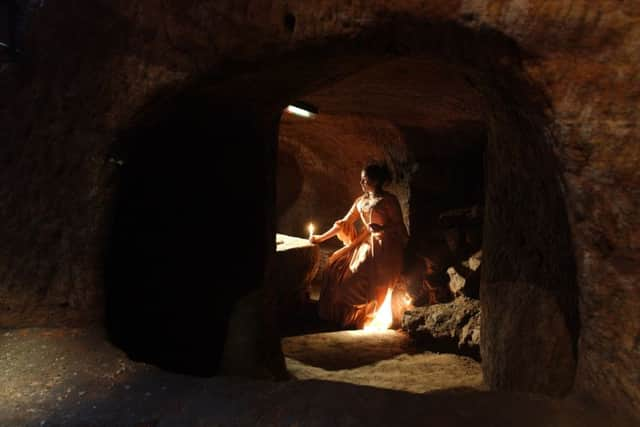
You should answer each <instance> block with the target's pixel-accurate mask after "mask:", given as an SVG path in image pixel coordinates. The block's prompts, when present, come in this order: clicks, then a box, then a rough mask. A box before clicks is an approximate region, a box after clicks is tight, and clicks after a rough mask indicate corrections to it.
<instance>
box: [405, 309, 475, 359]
mask: <svg viewBox="0 0 640 427" xmlns="http://www.w3.org/2000/svg"><path fill="white" fill-rule="evenodd" d="M480 319H481V313H480V302H479V301H478V300H475V299H471V298H467V297H459V298H456V299H455V300H454V301H452V302H450V303H446V304H434V305H430V306H427V307H417V308H415V309H413V310H409V311H407V312H406V313H405V315H404V317H403V318H402V329H404V330H405V331H407V332H408V333H409V335H410V336H411V338H412V339H413V340H415V341H416V342H417V343H420V344H421V345H426V346H427V348H429V349H432V350H435V351H441V352H447V353H458V354H463V355H468V356H471V357H474V358H476V359H479V358H480Z"/></svg>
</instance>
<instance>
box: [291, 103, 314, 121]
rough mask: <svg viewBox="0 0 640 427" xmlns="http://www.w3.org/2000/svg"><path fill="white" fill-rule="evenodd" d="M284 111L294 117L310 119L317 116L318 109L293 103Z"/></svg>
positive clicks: (305, 104)
mask: <svg viewBox="0 0 640 427" xmlns="http://www.w3.org/2000/svg"><path fill="white" fill-rule="evenodd" d="M286 110H287V112H288V113H291V114H295V115H296V116H301V117H312V116H314V115H316V114H318V107H315V106H313V105H311V104H307V103H306V102H302V101H295V102H293V103H291V104H289V105H288V106H287V108H286Z"/></svg>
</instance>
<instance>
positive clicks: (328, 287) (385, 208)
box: [318, 192, 407, 329]
mask: <svg viewBox="0 0 640 427" xmlns="http://www.w3.org/2000/svg"><path fill="white" fill-rule="evenodd" d="M358 219H360V220H361V221H362V223H363V225H364V227H363V230H362V231H361V232H359V233H358V231H357V230H356V227H355V222H356V221H357V220H358ZM372 223H373V224H377V225H379V226H382V231H377V232H373V233H372V232H370V231H369V227H368V226H369V224H372ZM335 225H336V226H337V227H339V228H338V238H339V239H340V240H341V241H342V242H343V243H344V245H345V246H344V247H342V248H340V249H339V250H337V251H336V252H334V253H333V254H332V255H331V257H330V258H329V262H328V265H327V268H326V270H325V272H324V279H323V283H322V289H321V291H320V299H319V301H318V312H319V315H320V317H322V318H324V319H327V320H331V321H333V322H335V323H337V324H339V325H341V326H342V327H344V328H357V329H361V328H362V327H364V325H365V324H366V323H367V322H368V321H369V320H370V319H372V318H373V316H374V315H375V313H376V311H377V309H378V308H379V307H380V306H381V305H382V303H383V301H384V298H385V295H386V293H387V289H388V288H390V287H392V286H393V284H394V282H395V281H396V280H397V279H398V278H399V276H400V274H401V272H402V262H403V249H404V246H405V244H406V242H407V229H406V227H405V224H404V221H403V219H402V211H401V209H400V204H399V203H398V199H397V198H396V197H395V196H394V195H393V194H391V193H387V192H383V193H382V194H381V195H380V196H379V197H368V196H367V195H363V196H361V197H359V198H357V199H356V201H355V202H354V204H353V206H352V208H351V210H350V211H349V214H347V216H346V217H345V219H344V220H342V221H337V222H336V223H335Z"/></svg>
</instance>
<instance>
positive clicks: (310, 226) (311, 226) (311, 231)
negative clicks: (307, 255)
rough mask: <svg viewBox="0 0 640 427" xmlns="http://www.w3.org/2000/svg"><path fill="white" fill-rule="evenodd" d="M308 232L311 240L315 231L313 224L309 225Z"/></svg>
mask: <svg viewBox="0 0 640 427" xmlns="http://www.w3.org/2000/svg"><path fill="white" fill-rule="evenodd" d="M307 230H309V238H311V236H313V231H314V230H315V228H314V227H313V224H312V223H309V226H308V227H307Z"/></svg>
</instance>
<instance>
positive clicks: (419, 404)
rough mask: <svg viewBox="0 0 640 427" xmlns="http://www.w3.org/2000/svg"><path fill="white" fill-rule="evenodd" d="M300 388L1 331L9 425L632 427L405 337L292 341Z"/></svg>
mask: <svg viewBox="0 0 640 427" xmlns="http://www.w3.org/2000/svg"><path fill="white" fill-rule="evenodd" d="M283 348H284V351H285V354H286V355H287V363H288V367H289V370H290V372H291V374H292V376H293V377H294V379H292V380H290V381H283V382H268V381H255V380H249V379H242V378H228V377H227V378H224V377H214V378H195V377H188V376H184V375H177V374H172V373H168V372H163V371H161V370H159V369H157V368H155V367H152V366H149V365H145V364H142V363H135V362H132V361H130V360H128V359H127V357H126V356H125V355H124V354H123V353H122V352H121V351H119V350H118V349H116V348H114V347H113V346H111V345H110V344H109V343H108V342H107V341H106V340H105V339H104V338H103V335H102V334H101V332H100V331H98V330H76V329H22V330H0V384H1V386H0V426H2V427H13V426H16V427H17V426H20V427H25V426H136V427H151V426H153V427H159V426H162V427H170V426H171V427H173V426H361V425H362V426H364V425H366V426H413V425H432V426H440V427H449V426H467V427H468V426H474V427H481V426H570V427H571V426H588V427H590V426H602V425H607V426H608V427H613V426H625V427H626V426H627V425H629V426H630V425H634V424H632V423H631V422H629V421H627V420H622V419H620V420H618V419H616V418H615V414H610V413H607V412H606V411H599V410H597V409H596V408H595V407H593V406H592V405H588V404H587V403H585V402H581V401H578V400H575V399H574V400H552V399H548V398H545V397H542V396H533V395H527V394H508V393H496V392H490V391H487V390H485V389H484V386H483V385H482V379H481V373H480V367H479V365H478V364H477V362H475V361H473V360H471V359H468V358H464V357H459V356H454V355H444V354H435V353H429V352H422V351H418V350H416V349H415V348H413V347H412V346H411V343H410V342H409V341H408V340H407V339H406V337H404V336H403V335H402V334H400V333H396V332H393V331H390V332H385V333H380V334H372V335H365V334H364V333H362V332H360V331H343V332H338V333H325V334H316V335H309V336H301V337H289V338H285V339H284V340H283Z"/></svg>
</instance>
